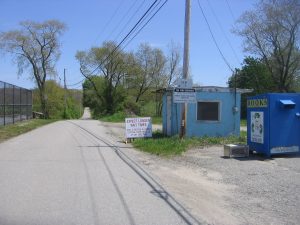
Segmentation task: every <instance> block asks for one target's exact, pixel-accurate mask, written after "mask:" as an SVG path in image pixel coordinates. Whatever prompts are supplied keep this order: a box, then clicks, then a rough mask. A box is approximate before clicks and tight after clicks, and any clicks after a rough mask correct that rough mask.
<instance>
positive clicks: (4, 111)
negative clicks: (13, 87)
mask: <svg viewBox="0 0 300 225" xmlns="http://www.w3.org/2000/svg"><path fill="white" fill-rule="evenodd" d="M5 89H6V83H5V82H4V88H3V103H4V104H3V114H4V115H3V119H4V120H3V125H4V126H5V115H6V101H5Z"/></svg>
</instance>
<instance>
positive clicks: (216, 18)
mask: <svg viewBox="0 0 300 225" xmlns="http://www.w3.org/2000/svg"><path fill="white" fill-rule="evenodd" d="M207 2H208V6H209V8H210V10H211V12H212V14H213V16H214V18H215V20H216V21H217V24H218V26H219V28H220V30H221V31H222V33H223V35H224V37H225V39H226V41H227V43H228V45H229V47H230V48H231V50H232V52H233V55H234V57H235V59H236V61H237V62H238V63H239V64H240V62H241V60H240V59H239V57H238V56H237V54H236V51H235V50H234V48H233V46H232V44H231V42H230V40H229V38H228V37H227V35H226V33H225V31H224V29H223V26H222V24H221V22H220V20H219V18H218V17H217V15H216V13H215V10H214V9H213V7H212V5H211V4H210V0H207Z"/></svg>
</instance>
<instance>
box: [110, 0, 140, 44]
mask: <svg viewBox="0 0 300 225" xmlns="http://www.w3.org/2000/svg"><path fill="white" fill-rule="evenodd" d="M145 1H146V0H143V1H142V3H141V4H140V5H139V7H138V8H137V9H136V10H135V12H134V13H133V14H132V16H131V17H130V18H129V20H128V21H127V22H126V24H125V25H124V27H123V28H122V29H121V31H120V32H119V33H118V34H117V36H116V37H115V38H114V40H117V38H118V36H120V35H121V34H122V33H123V31H124V30H125V29H126V28H127V26H128V25H129V23H130V22H131V21H132V19H133V18H134V16H135V15H136V14H137V13H138V11H140V9H141V7H142V6H143V5H144V3H145Z"/></svg>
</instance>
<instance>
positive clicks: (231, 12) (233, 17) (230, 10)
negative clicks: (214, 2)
mask: <svg viewBox="0 0 300 225" xmlns="http://www.w3.org/2000/svg"><path fill="white" fill-rule="evenodd" d="M225 1H226V4H227V7H228V9H229V12H230V14H231V17H232V19H233V21H236V19H235V16H234V15H233V11H232V9H231V7H230V5H229V2H228V1H227V0H225Z"/></svg>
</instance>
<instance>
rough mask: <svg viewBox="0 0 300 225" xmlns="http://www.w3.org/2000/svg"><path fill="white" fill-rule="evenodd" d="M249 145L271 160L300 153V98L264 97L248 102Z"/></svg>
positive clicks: (294, 94)
mask: <svg viewBox="0 0 300 225" xmlns="http://www.w3.org/2000/svg"><path fill="white" fill-rule="evenodd" d="M247 143H248V145H249V149H250V151H256V152H258V153H263V154H265V155H267V156H271V155H276V154H283V153H284V154H285V153H295V152H299V148H300V94H298V93H284V94H275V93H272V94H262V95H258V96H254V97H249V98H248V99H247Z"/></svg>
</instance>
